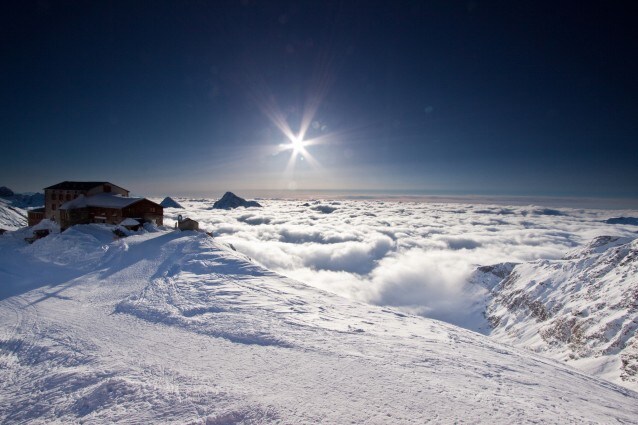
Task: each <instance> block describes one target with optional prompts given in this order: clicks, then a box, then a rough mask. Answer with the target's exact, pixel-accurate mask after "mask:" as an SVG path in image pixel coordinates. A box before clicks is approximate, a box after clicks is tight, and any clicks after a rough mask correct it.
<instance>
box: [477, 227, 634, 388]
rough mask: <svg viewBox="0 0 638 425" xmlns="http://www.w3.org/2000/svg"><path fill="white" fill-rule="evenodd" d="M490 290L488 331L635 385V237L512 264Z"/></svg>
mask: <svg viewBox="0 0 638 425" xmlns="http://www.w3.org/2000/svg"><path fill="white" fill-rule="evenodd" d="M492 296H493V299H491V300H490V301H489V306H488V310H487V312H488V319H489V321H490V323H491V324H492V325H493V327H494V329H493V330H492V331H491V333H490V334H491V335H492V336H493V337H494V338H496V339H498V340H500V341H502V342H506V343H509V344H514V345H517V346H521V347H525V348H528V349H530V350H533V351H536V352H540V353H543V354H545V355H548V356H551V357H553V358H555V359H559V360H564V361H566V362H567V363H569V364H573V365H574V366H576V367H578V368H581V369H583V370H585V371H587V372H589V373H593V374H596V375H598V376H601V377H604V378H606V379H609V380H611V381H614V382H617V383H619V384H622V385H625V386H627V387H628V388H632V389H634V390H638V337H637V336H636V331H637V330H638V238H636V237H612V236H600V237H598V238H596V239H594V240H593V241H591V242H590V243H589V244H587V245H585V246H584V247H581V248H578V249H575V250H572V251H570V252H569V253H567V254H566V255H565V256H564V257H563V258H562V259H559V260H538V261H535V262H529V263H524V264H519V265H517V266H515V267H514V268H513V269H512V272H511V274H509V275H508V276H507V277H506V278H505V279H504V280H503V281H502V282H500V283H499V284H498V285H497V286H495V287H494V289H493V290H492Z"/></svg>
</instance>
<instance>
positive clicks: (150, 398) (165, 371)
mask: <svg viewBox="0 0 638 425" xmlns="http://www.w3.org/2000/svg"><path fill="white" fill-rule="evenodd" d="M72 230H73V231H72V232H70V231H67V232H64V233H61V234H54V235H52V236H49V237H47V238H44V239H41V240H38V241H36V242H35V243H33V245H30V246H28V245H26V244H25V243H24V241H22V240H21V239H20V237H19V233H20V232H15V233H16V234H10V235H8V236H7V235H5V236H4V237H2V238H0V252H2V255H1V256H0V281H1V282H10V283H11V284H10V285H8V286H3V288H2V292H0V353H1V356H0V394H2V396H1V397H2V401H3V402H2V403H0V421H2V422H12V423H13V422H52V421H54V422H66V423H69V422H91V423H107V422H113V421H125V422H131V421H133V422H140V423H143V422H146V423H151V422H154V423H160V422H161V423H213V424H241V423H367V424H387V423H393V424H414V423H425V422H428V421H432V420H433V421H435V422H439V423H451V422H459V423H460V422H472V423H477V422H490V423H508V424H509V423H513V422H515V423H527V422H544V423H566V422H567V423H569V422H572V423H576V422H577V423H608V422H610V421H615V422H621V423H635V422H636V419H635V418H636V417H638V393H635V392H632V391H630V390H627V389H624V388H621V387H618V386H616V385H613V384H610V383H608V382H605V381H601V380H599V379H596V378H593V377H589V376H586V375H584V374H583V373H581V372H578V371H576V370H574V369H572V368H570V367H568V366H565V365H563V364H560V363H558V362H554V361H551V360H547V359H544V358H542V357H540V356H537V355H534V354H530V353H528V352H526V351H523V350H518V349H514V348H509V347H506V346H504V345H501V344H499V343H498V342H495V341H493V340H491V339H490V338H487V337H485V336H482V335H479V334H476V333H473V332H470V331H467V330H464V329H461V328H457V327H455V326H452V325H448V324H445V323H442V322H437V321H434V320H429V319H425V318H422V317H418V316H413V315H408V314H404V313H401V312H398V311H395V310H392V309H388V308H384V307H375V306H370V305H367V304H363V303H359V302H356V301H351V300H347V299H345V298H341V297H339V296H337V295H334V294H330V293H327V292H324V291H321V290H318V289H315V288H313V287H310V286H307V285H305V284H302V283H299V282H297V281H294V280H292V279H287V278H284V277H282V276H280V275H278V274H276V273H273V272H270V271H268V270H266V269H264V268H262V267H260V266H258V265H256V264H254V263H252V262H251V261H249V260H248V259H247V258H246V257H245V256H243V255H242V254H239V253H237V252H235V251H233V250H232V249H229V248H228V247H226V246H224V245H223V244H220V243H218V242H216V241H215V240H213V239H212V238H210V237H208V236H207V235H205V234H202V233H198V232H177V231H169V230H162V229H156V230H153V231H144V232H140V233H138V234H136V235H134V236H131V237H128V238H124V239H119V240H113V239H112V233H111V229H110V228H109V227H108V226H101V225H85V226H76V227H74V228H73V229H72ZM72 248H76V250H75V251H72V255H71V257H72V258H68V259H65V256H64V255H63V253H64V252H65V251H67V250H71V249H72ZM79 248H81V249H79ZM83 253H84V254H83Z"/></svg>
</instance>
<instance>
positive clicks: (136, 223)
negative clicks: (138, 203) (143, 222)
mask: <svg viewBox="0 0 638 425" xmlns="http://www.w3.org/2000/svg"><path fill="white" fill-rule="evenodd" d="M139 225H140V222H139V221H137V220H135V219H134V218H130V217H129V218H125V219H124V220H122V222H121V223H120V226H139Z"/></svg>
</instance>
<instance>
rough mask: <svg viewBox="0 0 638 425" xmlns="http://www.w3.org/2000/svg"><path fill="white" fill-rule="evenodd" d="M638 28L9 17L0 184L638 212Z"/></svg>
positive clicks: (403, 11) (473, 8)
mask: <svg viewBox="0 0 638 425" xmlns="http://www.w3.org/2000/svg"><path fill="white" fill-rule="evenodd" d="M630 8H632V9H631V10H630ZM635 12H636V10H634V7H633V6H627V5H625V4H623V3H613V4H602V3H601V4H598V5H584V4H576V3H574V2H527V1H522V2H482V1H470V2H443V1H442V2H429V3H424V2H407V1H406V2H356V1H348V2H311V1H307V2H267V3H266V2H257V1H252V0H243V1H227V2H211V3H205V2H42V1H41V2H28V1H27V2H20V4H5V5H3V6H2V18H1V19H2V28H3V30H2V31H3V37H2V41H1V43H2V48H3V72H2V73H1V76H0V85H1V87H2V91H1V96H2V102H1V105H0V107H1V108H2V111H1V112H2V113H1V118H0V130H1V131H0V134H1V135H2V138H3V140H4V143H3V146H4V147H3V156H2V168H1V169H0V184H2V185H6V186H9V187H11V188H13V189H14V190H17V191H35V190H40V189H41V188H43V187H45V186H48V185H50V184H54V183H56V182H58V181H61V180H111V181H113V182H115V183H117V184H120V185H122V186H125V187H127V188H129V189H131V190H132V191H133V192H136V193H141V194H149V195H164V194H171V195H180V194H201V195H215V194H218V193H220V192H223V191H225V190H235V191H253V192H256V191H259V190H265V191H278V190H289V189H299V190H339V191H346V192H347V191H355V190H363V191H366V190H368V191H371V190H378V191H384V190H385V191H394V192H401V191H405V192H422V193H451V194H458V193H460V194H479V195H480V194H489V195H498V194H502V195H533V196H541V195H543V196H584V197H587V196H592V197H607V196H608V197H624V198H636V197H638V184H636V183H637V182H638V165H637V164H638V154H637V152H638V150H637V149H636V148H635V147H634V143H635V141H636V139H637V136H638V121H637V120H636V119H635V118H636V116H637V113H638V106H637V104H636V99H638V83H637V82H636V79H635V75H637V74H638V72H637V71H638V65H636V61H635V60H634V58H635V57H638V51H637V50H638V48H637V45H636V43H635V41H634V38H633V36H632V28H633V22H632V16H635ZM304 122H305V123H306V125H307V127H308V131H307V132H306V135H305V138H304V139H305V140H306V141H313V142H312V144H308V145H307V146H305V147H303V148H302V149H301V150H299V152H298V154H297V155H296V159H295V161H294V163H293V162H291V161H290V157H291V154H292V153H293V152H295V150H294V149H290V147H291V140H290V137H287V136H286V134H285V133H288V135H289V136H290V134H293V135H294V136H297V135H298V134H299V132H300V130H301V128H302V127H303V123H304ZM282 127H284V128H282ZM282 130H283V131H282ZM281 145H287V147H288V149H284V148H282V146H281Z"/></svg>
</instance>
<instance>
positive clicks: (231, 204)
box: [213, 192, 261, 210]
mask: <svg viewBox="0 0 638 425" xmlns="http://www.w3.org/2000/svg"><path fill="white" fill-rule="evenodd" d="M237 207H244V208H250V207H261V205H260V204H259V203H258V202H256V201H247V200H245V199H244V198H241V197H239V196H237V195H235V194H234V193H233V192H226V193H224V196H222V197H221V199H219V200H218V201H216V202H215V203H214V204H213V208H215V209H221V210H229V209H234V208H237Z"/></svg>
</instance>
